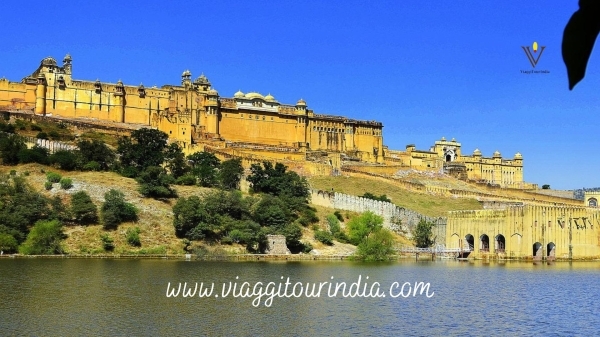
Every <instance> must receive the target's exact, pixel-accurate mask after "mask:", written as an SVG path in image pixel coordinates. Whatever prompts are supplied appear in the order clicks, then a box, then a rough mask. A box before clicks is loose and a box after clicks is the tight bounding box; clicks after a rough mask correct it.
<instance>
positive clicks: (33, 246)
mask: <svg viewBox="0 0 600 337" xmlns="http://www.w3.org/2000/svg"><path fill="white" fill-rule="evenodd" d="M64 238H65V235H64V234H63V231H62V224H61V223H60V222H59V221H58V220H51V221H42V220H40V221H38V222H36V223H35V225H34V226H33V228H32V229H31V231H30V232H29V234H28V235H27V239H26V240H25V242H23V244H22V245H21V247H20V248H19V251H20V253H22V254H26V255H46V254H62V253H63V248H62V245H61V241H62V240H63V239H64Z"/></svg>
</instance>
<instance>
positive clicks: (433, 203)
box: [308, 176, 482, 217]
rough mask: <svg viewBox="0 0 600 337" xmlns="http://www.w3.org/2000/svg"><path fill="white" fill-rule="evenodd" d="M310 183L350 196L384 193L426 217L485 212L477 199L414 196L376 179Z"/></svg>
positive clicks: (317, 179) (321, 179)
mask: <svg viewBox="0 0 600 337" xmlns="http://www.w3.org/2000/svg"><path fill="white" fill-rule="evenodd" d="M308 180H309V182H310V185H311V186H312V188H314V189H319V190H328V191H330V190H331V188H333V189H334V190H335V191H336V192H341V193H346V194H350V195H363V194H365V193H366V192H370V193H372V194H374V195H377V196H379V195H382V194H385V195H386V196H387V197H388V198H390V199H391V200H392V202H393V203H394V204H396V205H398V206H400V207H404V208H408V209H411V210H414V211H416V212H419V213H421V214H424V215H427V216H434V217H437V216H446V213H447V212H448V211H457V210H475V209H482V205H481V204H480V203H479V201H477V200H475V199H468V198H449V197H441V196H434V195H429V194H421V193H415V192H411V191H408V190H405V189H402V188H400V187H398V186H395V185H393V184H391V183H387V182H384V181H380V180H375V179H365V178H357V177H344V176H338V177H312V178H308ZM342 214H343V212H342Z"/></svg>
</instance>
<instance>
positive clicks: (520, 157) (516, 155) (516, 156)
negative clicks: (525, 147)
mask: <svg viewBox="0 0 600 337" xmlns="http://www.w3.org/2000/svg"><path fill="white" fill-rule="evenodd" d="M515 159H523V155H522V154H521V153H520V152H517V153H516V154H515Z"/></svg>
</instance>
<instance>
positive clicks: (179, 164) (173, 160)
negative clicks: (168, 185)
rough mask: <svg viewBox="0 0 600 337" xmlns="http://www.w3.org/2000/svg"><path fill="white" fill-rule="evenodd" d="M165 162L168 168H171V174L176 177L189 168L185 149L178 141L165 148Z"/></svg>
mask: <svg viewBox="0 0 600 337" xmlns="http://www.w3.org/2000/svg"><path fill="white" fill-rule="evenodd" d="M165 162H166V165H165V166H166V168H167V170H169V172H170V173H171V176H172V177H173V178H175V179H177V178H179V177H181V176H182V175H184V174H185V173H186V172H187V171H188V170H189V167H188V166H187V162H186V160H185V155H184V154H183V150H182V149H181V146H179V144H177V143H171V144H169V146H167V148H166V150H165Z"/></svg>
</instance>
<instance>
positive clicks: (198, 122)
mask: <svg viewBox="0 0 600 337" xmlns="http://www.w3.org/2000/svg"><path fill="white" fill-rule="evenodd" d="M72 74H73V60H72V58H71V56H70V55H67V56H65V57H64V59H63V61H62V65H61V66H59V65H58V63H57V61H56V60H55V59H54V58H52V57H47V58H44V59H43V60H42V61H41V62H40V65H39V66H38V67H37V69H35V71H33V73H31V75H29V76H27V77H25V78H23V79H22V80H21V81H20V82H10V81H8V80H6V79H1V80H0V110H2V111H15V110H17V111H25V112H27V111H30V112H32V113H35V114H36V115H42V116H49V115H52V116H56V117H62V118H68V119H80V120H86V119H88V120H95V121H104V122H108V123H114V124H115V125H121V124H128V125H133V126H139V127H144V126H145V127H152V128H156V129H158V130H161V131H163V132H165V133H167V134H168V135H169V138H170V141H173V142H177V143H179V144H180V145H181V146H182V147H183V149H184V151H185V152H188V153H189V152H194V151H198V150H201V149H203V148H204V147H203V145H202V146H199V145H198V144H211V146H213V145H214V146H216V147H217V148H228V149H238V152H236V153H238V154H239V153H241V152H240V151H242V152H243V153H255V154H260V156H261V158H262V157H267V158H273V159H294V160H315V158H321V159H322V158H327V159H326V160H325V161H324V162H325V163H326V164H327V165H331V166H333V167H334V168H335V169H339V168H340V167H341V166H342V165H343V162H344V161H345V162H348V163H352V164H359V165H360V164H361V163H362V164H367V165H373V164H378V165H380V166H381V165H386V166H399V167H412V168H416V169H439V168H444V169H446V171H447V172H448V173H450V174H454V175H456V176H457V177H459V178H462V179H473V180H484V181H487V182H490V183H493V184H498V185H501V186H511V187H519V186H521V185H520V184H522V182H523V157H522V156H521V155H520V154H518V153H517V154H516V155H515V156H514V158H512V159H503V158H502V157H501V155H500V153H499V152H496V153H494V155H493V156H492V157H490V158H486V157H483V156H482V154H481V152H480V151H479V150H475V152H474V153H473V155H472V156H463V155H462V154H461V144H460V143H458V142H456V141H455V140H454V139H452V140H451V141H446V140H445V139H444V138H442V139H441V140H439V141H436V142H435V145H434V146H433V147H431V149H430V150H429V151H422V150H417V149H415V146H414V145H408V146H407V147H406V151H394V150H388V149H387V147H385V146H384V145H383V133H382V130H383V125H382V123H380V122H376V121H365V120H355V119H350V118H346V117H342V116H334V115H326V114H317V113H315V112H314V111H313V110H311V109H309V108H308V105H307V103H306V101H304V100H303V99H299V100H298V101H297V102H296V103H295V104H284V103H280V102H279V101H277V100H276V98H275V97H274V96H272V95H270V94H269V95H266V96H263V95H261V94H259V93H257V92H248V93H243V92H241V91H238V92H236V93H235V94H234V95H233V96H232V97H222V96H220V95H219V93H218V92H217V91H216V90H214V89H213V88H212V84H211V82H210V81H209V80H208V78H207V77H206V76H204V75H201V76H199V77H198V78H196V79H195V80H193V79H192V74H191V72H190V71H188V70H186V71H184V72H183V74H182V75H181V84H180V85H163V86H162V87H160V88H157V87H151V88H148V87H145V86H144V85H142V84H140V85H137V86H136V85H126V84H124V83H123V82H121V80H119V81H117V82H116V83H107V82H101V81H100V80H96V81H86V80H77V79H74V78H73V77H72ZM232 153H233V152H232Z"/></svg>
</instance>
